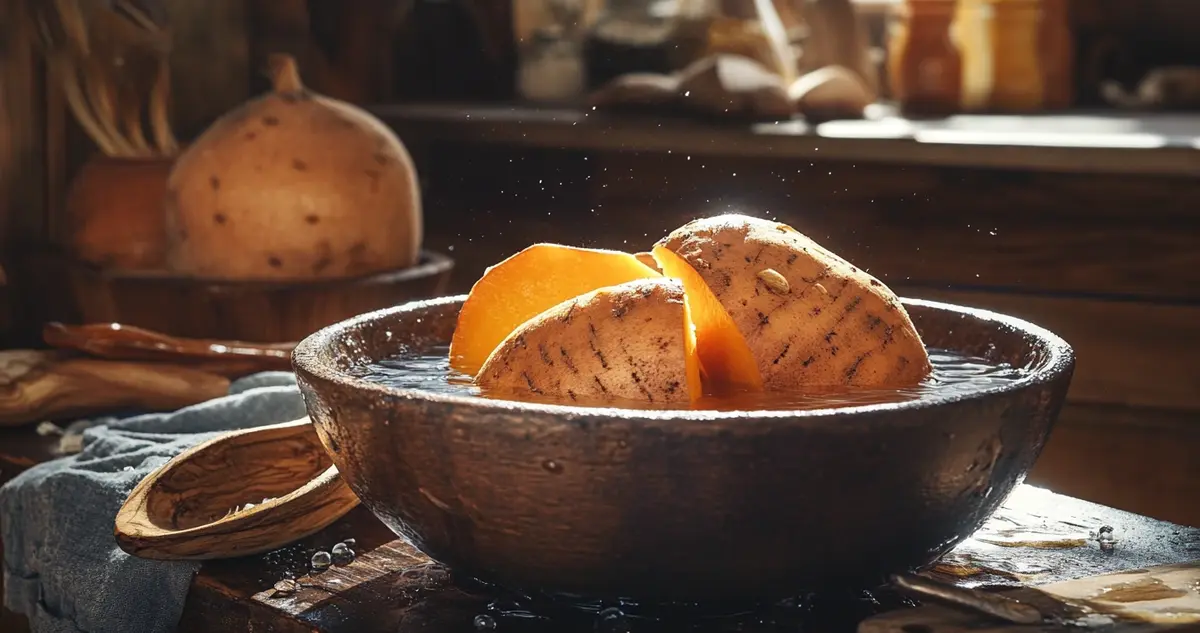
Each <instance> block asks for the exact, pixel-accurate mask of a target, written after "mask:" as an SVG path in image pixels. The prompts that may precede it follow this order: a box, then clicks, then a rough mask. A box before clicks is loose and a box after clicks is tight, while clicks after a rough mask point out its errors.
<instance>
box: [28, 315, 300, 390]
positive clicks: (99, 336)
mask: <svg viewBox="0 0 1200 633" xmlns="http://www.w3.org/2000/svg"><path fill="white" fill-rule="evenodd" d="M42 338H43V340H45V341H46V344H47V345H50V346H51V347H56V348H59V349H70V350H76V351H79V352H83V353H85V354H88V355H89V356H95V357H98V358H104V359H107V360H124V361H158V362H168V363H178V364H184V365H187V366H189V367H195V368H197V369H203V370H204V371H208V372H212V373H216V374H220V375H222V376H226V377H230V378H238V377H241V376H244V375H247V374H252V373H255V372H260V371H291V369H292V347H294V346H295V344H294V343H280V344H266V343H248V342H244V341H217V340H207V339H189V338H180V337H177V336H170V335H167V334H163V333H161V332H155V331H153V330H147V329H143V328H139V327H134V326H130V325H121V324H120V323H90V324H87V325H64V324H62V323H54V322H51V323H47V324H46V325H45V326H44V327H43V328H42Z"/></svg>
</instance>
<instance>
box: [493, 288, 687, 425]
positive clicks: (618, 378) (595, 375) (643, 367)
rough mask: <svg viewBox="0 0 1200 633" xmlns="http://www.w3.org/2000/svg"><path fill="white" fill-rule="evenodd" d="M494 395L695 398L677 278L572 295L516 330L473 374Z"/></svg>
mask: <svg viewBox="0 0 1200 633" xmlns="http://www.w3.org/2000/svg"><path fill="white" fill-rule="evenodd" d="M475 382H476V384H478V385H480V386H481V387H483V388H484V389H485V391H486V392H488V393H489V394H491V395H508V394H511V395H513V396H516V397H520V396H522V395H525V396H534V397H547V398H551V399H563V400H566V401H568V403H569V402H576V403H580V404H592V403H595V402H604V401H614V400H631V401H632V400H640V401H643V402H647V403H658V404H663V403H666V404H670V403H690V402H692V401H695V400H696V399H698V398H699V397H700V396H701V395H702V391H701V384H700V366H699V363H698V362H697V356H696V350H695V338H694V334H693V328H692V325H691V323H690V320H689V317H688V308H687V303H686V301H685V296H684V292H683V285H682V284H681V283H680V282H679V280H677V279H667V278H663V277H659V278H657V279H641V280H637V281H631V282H627V283H624V284H620V285H617V286H611V287H606V288H601V289H599V290H595V291H593V292H589V293H587V294H584V295H582V296H579V297H575V298H572V299H569V300H567V301H565V302H563V303H560V304H558V305H556V306H554V307H552V308H550V309H548V310H546V311H545V312H542V313H541V314H539V315H538V316H536V317H534V318H533V319H531V320H529V321H527V322H525V323H524V324H523V325H521V326H520V327H518V328H517V329H516V330H514V331H513V332H512V333H511V334H510V335H509V336H508V337H507V338H506V339H504V342H503V343H501V344H500V346H499V347H497V348H496V350H495V351H494V352H492V354H491V355H490V356H489V357H488V359H487V361H486V362H484V364H483V367H482V368H481V369H480V370H479V373H478V374H477V375H476V377H475Z"/></svg>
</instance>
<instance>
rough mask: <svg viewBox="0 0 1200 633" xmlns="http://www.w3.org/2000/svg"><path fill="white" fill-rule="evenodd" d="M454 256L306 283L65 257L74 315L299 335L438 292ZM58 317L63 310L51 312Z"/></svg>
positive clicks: (214, 335)
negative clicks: (113, 266)
mask: <svg viewBox="0 0 1200 633" xmlns="http://www.w3.org/2000/svg"><path fill="white" fill-rule="evenodd" d="M453 268H454V261H453V260H452V259H450V258H449V257H447V256H445V255H441V254H439V253H432V252H428V251H424V252H422V253H421V261H420V263H418V264H417V265H416V266H413V267H411V268H404V269H401V270H395V271H389V272H384V273H379V274H375V275H370V276H366V277H357V278H352V279H327V280H320V281H307V282H290V281H289V282H266V281H262V282H259V281H248V282H231V281H218V280H205V279H194V278H189V277H181V276H177V275H172V274H168V273H163V272H157V271H119V270H105V269H101V268H97V267H93V266H89V265H86V264H81V263H78V262H68V263H67V269H68V278H69V279H70V284H71V289H72V294H73V299H74V304H75V307H76V309H77V311H78V315H77V317H78V318H79V320H80V321H82V322H83V323H108V322H114V323H121V324H124V325H136V326H139V327H143V328H147V329H151V330H155V331H158V332H163V333H166V334H170V335H173V336H180V337H187V338H209V339H222V340H234V341H251V342H255V343H278V342H287V341H298V340H300V339H302V338H304V337H305V336H308V335H309V334H311V333H312V332H314V331H316V330H318V329H320V328H322V327H325V326H326V325H329V324H331V323H336V322H338V321H340V320H342V319H347V318H350V317H352V316H354V315H356V314H362V313H363V312H369V311H372V310H379V309H381V308H388V307H392V306H395V305H398V304H401V303H404V302H406V301H412V300H414V299H425V298H429V297H436V296H438V295H440V294H442V293H444V292H445V290H446V286H447V284H448V283H449V281H450V273H451V271H452V269H453ZM55 318H56V319H58V320H70V319H65V318H64V317H63V316H61V315H59V316H55Z"/></svg>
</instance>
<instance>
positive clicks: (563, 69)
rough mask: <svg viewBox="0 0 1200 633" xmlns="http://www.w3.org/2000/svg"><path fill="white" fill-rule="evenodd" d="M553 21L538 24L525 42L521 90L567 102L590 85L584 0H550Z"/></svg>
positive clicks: (520, 68) (519, 80) (532, 96)
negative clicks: (585, 51)
mask: <svg viewBox="0 0 1200 633" xmlns="http://www.w3.org/2000/svg"><path fill="white" fill-rule="evenodd" d="M546 8H547V10H548V11H547V12H548V13H549V15H550V17H551V23H550V24H545V25H542V26H539V27H537V28H536V29H535V30H534V31H533V34H532V36H531V37H530V38H529V39H528V40H527V41H526V42H523V43H522V46H521V49H520V51H519V62H518V69H517V93H518V94H519V95H520V96H521V98H522V99H525V100H527V101H535V102H541V103H566V102H571V101H575V100H577V99H578V98H580V97H582V95H583V93H584V90H585V89H586V83H587V82H586V68H585V66H584V59H583V32H582V29H581V28H580V25H579V23H580V20H581V19H582V16H583V2H582V1H581V0H548V2H547V3H546Z"/></svg>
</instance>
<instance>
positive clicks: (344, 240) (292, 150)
mask: <svg viewBox="0 0 1200 633" xmlns="http://www.w3.org/2000/svg"><path fill="white" fill-rule="evenodd" d="M164 207H165V209H164V210H165V219H166V229H167V237H168V243H169V249H168V257H167V259H168V266H169V267H170V268H171V270H173V271H175V272H178V273H182V274H186V275H191V276H195V277H203V278H213V279H230V280H247V279H253V280H294V279H327V278H343V277H353V276H360V275H367V274H372V273H376V272H382V271H387V270H394V269H398V268H406V267H409V266H412V265H414V264H416V263H417V260H418V257H419V251H420V246H421V239H422V231H423V226H422V211H421V197H420V190H419V186H418V183H417V176H416V170H415V168H414V167H413V162H412V158H411V157H410V156H409V154H408V151H407V150H406V149H405V147H404V145H403V143H401V142H400V140H399V139H398V138H397V137H396V135H395V134H394V133H393V132H392V131H391V130H389V129H388V128H387V127H386V126H384V125H383V124H382V123H380V122H379V121H378V120H377V119H375V118H374V117H372V116H370V115H369V114H367V113H366V112H365V111H362V110H359V109H358V108H355V107H353V106H351V105H349V104H345V103H341V102H339V101H336V100H333V99H328V98H326V97H322V96H320V95H316V94H313V93H311V92H307V91H303V92H298V93H283V94H280V93H268V94H266V95H264V96H262V97H259V98H257V99H254V100H252V101H249V102H247V103H245V104H243V105H241V106H240V107H238V108H236V109H235V110H233V111H231V112H229V113H228V114H226V115H225V116H224V117H222V118H221V119H219V120H217V122H215V123H214V124H213V125H212V126H211V127H209V128H208V130H206V131H205V132H204V134H202V135H201V136H200V137H199V138H198V139H196V141H195V142H194V143H192V144H191V146H190V147H188V149H187V151H185V152H184V153H183V154H182V155H181V156H180V157H179V159H178V161H177V162H176V164H175V168H174V170H173V171H172V173H171V177H170V180H169V182H168V188H167V194H166V199H165V204H164Z"/></svg>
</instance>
